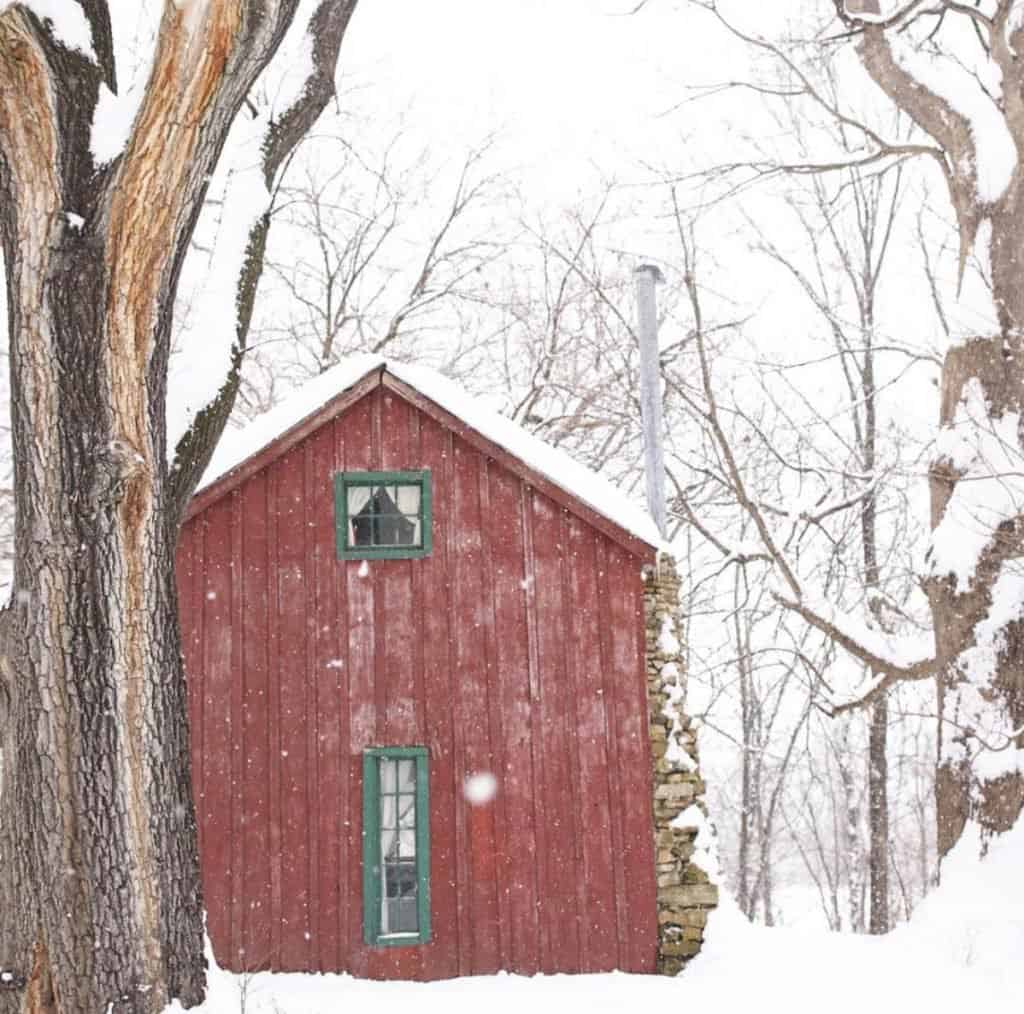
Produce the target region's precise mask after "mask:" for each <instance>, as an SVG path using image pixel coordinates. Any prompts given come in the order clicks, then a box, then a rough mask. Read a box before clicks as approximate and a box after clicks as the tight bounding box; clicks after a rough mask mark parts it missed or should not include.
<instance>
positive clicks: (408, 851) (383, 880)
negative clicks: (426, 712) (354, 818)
mask: <svg viewBox="0 0 1024 1014" xmlns="http://www.w3.org/2000/svg"><path fill="white" fill-rule="evenodd" d="M427 793H428V779H427V751H426V749H425V748H424V747H380V748H374V749H372V750H367V751H366V753H365V754H364V757H363V896H364V897H363V903H364V912H363V921H364V930H365V938H366V942H367V943H369V944H372V945H376V946H382V947H389V946H391V947H394V946H400V945H403V944H417V943H424V942H426V941H427V940H429V939H430V876H429V871H430V857H429V837H428V828H429V823H430V815H429V809H428V795H427Z"/></svg>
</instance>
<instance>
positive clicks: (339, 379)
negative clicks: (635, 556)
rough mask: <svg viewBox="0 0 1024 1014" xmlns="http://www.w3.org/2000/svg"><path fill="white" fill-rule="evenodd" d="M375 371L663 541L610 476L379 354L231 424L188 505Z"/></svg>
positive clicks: (604, 513)
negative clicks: (243, 421)
mask: <svg viewBox="0 0 1024 1014" xmlns="http://www.w3.org/2000/svg"><path fill="white" fill-rule="evenodd" d="M375 372H376V373H377V374H378V379H379V380H382V379H383V375H384V374H385V373H387V374H388V375H390V376H391V377H393V378H394V379H395V380H397V381H399V382H400V383H401V384H404V385H405V386H407V387H408V388H410V389H411V390H413V391H415V392H416V393H418V394H419V395H421V396H422V397H424V398H426V399H427V400H428V401H429V402H432V403H433V404H435V405H437V406H438V407H439V408H441V409H442V410H444V411H445V412H446V413H448V414H449V415H451V416H453V417H454V418H455V419H457V420H459V421H461V422H462V423H463V424H464V425H465V426H466V427H468V428H469V429H470V430H473V431H475V432H476V433H478V434H479V435H480V436H482V437H483V438H484V439H485V440H487V441H489V442H490V443H492V444H496V445H497V446H498V447H499V448H501V449H503V450H504V451H506V452H507V453H508V454H510V455H511V456H512V457H513V458H515V459H517V460H518V461H519V462H521V463H522V464H523V465H525V466H526V467H527V468H528V469H529V470H531V471H533V472H536V473H538V474H539V475H540V476H543V477H544V478H545V479H547V480H548V481H549V482H550V483H551V484H552V485H554V486H556V487H558V489H560V490H562V491H563V492H565V493H567V494H568V495H569V496H571V497H573V498H575V499H576V500H578V501H580V502H581V503H582V504H584V505H586V506H587V507H589V508H590V510H591V511H593V512H594V513H595V514H597V515H599V516H601V517H603V518H605V519H607V520H608V521H611V522H612V523H613V524H615V525H617V526H618V527H619V528H622V529H624V530H625V531H626V532H628V533H629V534H630V535H632V536H634V537H635V538H637V539H639V540H640V541H641V542H644V543H646V544H647V545H648V546H651V547H653V548H655V549H660V548H663V547H664V543H663V540H662V539H661V538H660V536H659V534H658V530H657V528H656V526H655V524H654V522H653V520H652V519H651V518H650V516H649V515H648V514H647V512H646V511H644V510H643V508H642V507H640V506H639V505H638V504H635V503H634V502H633V501H632V500H630V499H629V498H628V497H627V496H626V495H625V494H624V493H623V492H622V491H621V490H620V489H618V487H616V486H615V485H614V484H613V483H611V482H610V481H609V480H608V479H606V478H604V477H603V476H601V475H600V474H598V473H597V472H594V471H593V470H592V469H590V468H588V467H587V466H586V465H583V464H581V463H580V462H578V461H577V460H576V459H575V458H573V457H571V456H570V455H569V454H567V453H566V452H565V451H563V450H561V449H559V448H556V447H554V446H552V445H551V444H548V443H547V442H545V441H544V440H542V439H541V438H540V437H538V436H535V435H534V434H532V433H530V432H529V431H527V430H525V429H524V428H523V427H522V426H520V425H519V423H517V422H515V421H513V420H512V419H509V418H508V417H507V416H504V415H502V414H501V413H500V412H497V411H496V410H494V409H492V408H491V407H489V406H488V405H486V404H484V403H483V402H482V401H481V400H480V399H479V398H478V397H475V396H474V395H472V394H470V393H469V392H468V391H467V390H465V388H463V387H462V386H461V385H459V384H458V383H456V382H455V381H453V380H451V379H450V378H448V377H446V376H444V375H443V374H441V373H439V372H437V371H436V370H433V369H431V368H430V367H427V366H422V365H418V364H413V363H404V362H401V361H400V360H394V359H388V358H385V357H384V356H381V355H376V354H360V355H354V356H349V357H346V358H345V359H343V360H341V361H340V362H339V363H338V364H337V365H335V366H332V367H331V368H330V369H328V370H326V371H324V372H323V373H321V374H320V375H319V376H317V377H313V378H311V379H310V380H309V381H307V382H306V383H304V384H302V385H300V386H299V387H297V388H296V389H295V390H294V391H293V392H292V393H291V394H289V395H288V396H287V397H286V398H285V399H283V400H282V401H281V402H279V403H278V404H277V405H275V406H274V407H273V408H272V409H270V410H269V411H268V412H265V413H264V414H263V415H260V416H257V417H256V418H255V419H253V420H252V421H251V422H250V423H249V424H247V425H246V426H243V427H241V428H239V429H235V430H231V431H228V432H226V433H225V434H224V437H223V438H222V440H221V442H220V444H219V445H218V447H217V449H216V451H215V452H214V455H213V458H212V459H211V461H210V465H209V467H208V468H207V470H206V473H205V474H204V475H203V478H202V481H201V482H200V484H199V487H198V489H197V490H196V497H195V499H194V500H193V508H192V509H191V510H190V512H189V513H190V514H194V513H196V512H197V511H199V510H201V509H203V508H204V507H205V506H207V505H208V504H209V503H210V502H212V500H214V499H219V498H220V496H222V495H224V494H225V493H227V492H228V491H229V490H230V489H233V488H234V486H235V485H236V484H237V483H238V482H241V481H243V480H244V478H245V477H246V476H247V475H248V472H247V470H246V468H245V466H246V464H248V463H252V462H254V461H255V460H256V459H262V457H263V456H264V455H265V453H266V452H267V451H268V450H269V449H270V448H272V447H273V446H274V445H275V444H278V443H281V444H282V448H281V453H284V451H285V450H286V449H287V448H288V447H290V446H293V445H294V444H295V443H298V442H299V441H300V440H302V439H304V438H305V436H307V435H308V434H309V433H310V432H312V431H313V430H314V429H317V428H319V426H320V425H323V424H324V423H325V422H327V420H328V419H329V418H333V417H334V416H335V415H337V414H340V413H341V412H343V411H345V409H346V408H348V406H349V405H351V404H352V403H354V401H356V400H358V399H359V398H361V397H363V396H364V395H365V394H367V393H369V391H370V390H372V389H373V388H374V387H375V386H376V384H373V383H369V384H367V381H368V378H369V377H370V375H371V374H373V373H375ZM399 393H401V392H399ZM346 395H348V397H345V396H346ZM261 467H262V466H261ZM232 479H234V480H235V481H231V480H232Z"/></svg>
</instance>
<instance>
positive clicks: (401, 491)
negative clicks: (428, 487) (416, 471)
mask: <svg viewBox="0 0 1024 1014" xmlns="http://www.w3.org/2000/svg"><path fill="white" fill-rule="evenodd" d="M420 492H421V491H420V487H419V484H418V483H417V485H415V486H399V487H397V490H396V492H395V503H396V504H397V505H398V509H399V510H400V511H401V512H402V513H403V514H407V515H413V516H416V517H418V516H419V513H420Z"/></svg>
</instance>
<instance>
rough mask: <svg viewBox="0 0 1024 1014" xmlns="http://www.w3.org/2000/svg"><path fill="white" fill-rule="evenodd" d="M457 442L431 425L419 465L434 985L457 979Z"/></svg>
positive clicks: (425, 424) (423, 431) (426, 424)
mask: <svg viewBox="0 0 1024 1014" xmlns="http://www.w3.org/2000/svg"><path fill="white" fill-rule="evenodd" d="M451 444H452V436H451V433H450V432H449V431H448V430H446V429H444V428H443V427H441V426H440V425H438V424H437V423H436V422H434V421H433V420H432V419H426V418H424V419H423V420H422V423H421V426H420V448H421V454H422V457H421V461H422V463H423V466H424V467H425V468H429V469H430V473H431V477H432V481H433V513H434V518H433V552H432V553H431V554H430V556H429V557H427V558H426V559H424V560H422V561H420V564H421V566H420V591H421V599H420V600H419V601H418V602H417V608H416V616H417V620H418V625H417V633H418V636H419V637H420V639H421V641H422V645H423V666H424V672H423V683H424V694H425V701H424V711H425V715H424V722H425V726H424V728H425V735H426V743H427V744H428V745H429V747H430V770H429V777H430V802H431V807H430V809H431V813H430V897H431V909H432V912H431V917H432V918H431V930H432V934H433V939H432V941H431V943H430V944H429V947H428V949H429V952H430V956H429V962H430V964H429V966H428V970H429V972H430V976H431V977H432V978H434V977H438V978H449V977H452V976H455V975H458V973H459V953H460V948H459V943H460V937H459V918H458V913H459V896H458V893H457V891H456V883H457V879H458V872H459V869H460V866H459V856H458V853H457V851H456V849H457V835H456V814H457V812H458V813H461V812H462V810H461V807H458V806H457V800H458V798H459V796H458V788H457V785H456V781H457V775H456V769H455V754H454V739H455V732H454V713H453V709H452V695H453V693H454V683H453V680H452V671H453V666H452V643H453V631H452V627H453V625H454V622H455V619H454V616H453V613H452V607H451V602H452V598H451V593H452V588H451V578H450V573H449V567H450V559H449V556H450V553H449V546H448V541H447V538H446V533H448V532H450V531H452V527H451V525H450V524H449V523H448V521H447V519H450V518H451V516H452V509H453V496H452V489H453V483H452V475H453V471H454V469H453V462H452V450H451Z"/></svg>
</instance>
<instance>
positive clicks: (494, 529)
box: [475, 459, 511, 968]
mask: <svg viewBox="0 0 1024 1014" xmlns="http://www.w3.org/2000/svg"><path fill="white" fill-rule="evenodd" d="M492 466H493V462H491V461H490V460H489V459H482V460H481V467H480V518H481V524H480V533H481V541H482V548H483V613H482V617H481V620H482V624H483V630H484V663H485V671H486V675H487V725H488V729H487V731H488V736H489V738H490V747H491V764H490V767H489V768H488V773H489V774H491V775H492V776H493V777H494V779H495V787H496V789H497V791H496V792H495V794H494V797H493V799H491V800H490V801H488V802H487V803H486V804H485V803H479V802H478V803H477V804H475V808H476V809H477V810H480V811H481V812H482V813H486V814H487V816H488V818H489V819H490V821H491V825H492V826H491V833H492V836H493V854H492V857H491V861H490V867H489V869H488V870H487V878H488V879H489V880H490V881H491V883H492V884H493V885H494V893H495V902H496V906H497V912H496V922H497V930H498V968H509V967H510V962H511V957H510V952H511V934H510V931H509V897H508V874H509V850H510V846H509V841H508V838H507V834H506V832H507V819H506V808H505V794H504V793H503V792H502V791H501V781H502V779H503V776H504V772H505V734H504V726H503V720H502V713H503V711H502V701H501V686H500V684H499V681H498V664H497V650H498V649H497V643H496V629H497V605H496V603H495V599H494V585H495V580H494V548H495V547H494V543H495V541H497V539H498V538H499V529H498V526H497V525H496V524H494V520H495V514H494V505H493V504H492V503H491V475H492Z"/></svg>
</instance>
